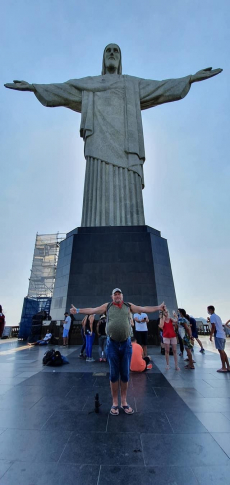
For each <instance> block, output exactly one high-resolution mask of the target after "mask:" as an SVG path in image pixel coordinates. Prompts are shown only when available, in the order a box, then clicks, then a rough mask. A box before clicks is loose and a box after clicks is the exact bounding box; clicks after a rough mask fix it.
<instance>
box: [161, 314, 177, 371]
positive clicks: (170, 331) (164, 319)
mask: <svg viewBox="0 0 230 485" xmlns="http://www.w3.org/2000/svg"><path fill="white" fill-rule="evenodd" d="M174 325H176V320H175V319H172V318H170V316H169V312H168V310H167V309H165V310H164V311H163V312H160V324H159V327H160V328H161V329H162V330H163V343H164V346H165V359H166V370H168V369H170V366H169V350H170V345H171V346H172V351H173V357H174V362H175V369H176V370H180V367H179V366H178V360H177V336H176V332H175V329H174Z"/></svg>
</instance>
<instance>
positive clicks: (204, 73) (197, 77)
mask: <svg viewBox="0 0 230 485" xmlns="http://www.w3.org/2000/svg"><path fill="white" fill-rule="evenodd" d="M222 71H223V69H219V68H218V69H212V67H206V69H201V71H197V72H196V74H193V75H192V76H191V79H190V83H191V84H192V83H196V82H199V81H205V80H206V79H209V78H210V77H213V76H217V74H220V73H221V72H222Z"/></svg>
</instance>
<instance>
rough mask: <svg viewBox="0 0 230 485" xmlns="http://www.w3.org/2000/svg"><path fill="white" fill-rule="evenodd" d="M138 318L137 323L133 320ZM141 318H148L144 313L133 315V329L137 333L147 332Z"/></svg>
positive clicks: (145, 324)
mask: <svg viewBox="0 0 230 485" xmlns="http://www.w3.org/2000/svg"><path fill="white" fill-rule="evenodd" d="M136 318H138V322H137V321H136V320H135V319H136ZM143 318H148V317H147V315H146V313H135V314H134V321H135V329H136V331H137V332H147V331H148V327H147V323H146V322H142V321H141V320H143Z"/></svg>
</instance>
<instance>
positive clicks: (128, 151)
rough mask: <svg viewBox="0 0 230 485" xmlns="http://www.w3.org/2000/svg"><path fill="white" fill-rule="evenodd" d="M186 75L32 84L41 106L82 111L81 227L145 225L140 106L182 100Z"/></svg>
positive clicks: (107, 77) (96, 78)
mask: <svg viewBox="0 0 230 485" xmlns="http://www.w3.org/2000/svg"><path fill="white" fill-rule="evenodd" d="M190 78H191V76H186V77H184V78H179V79H168V80H165V81H152V80H148V79H141V78H137V77H133V76H127V75H116V74H112V75H111V74H106V75H102V76H93V77H86V78H82V79H71V80H69V81H67V82H65V83H55V84H33V86H34V88H35V96H36V97H37V99H38V100H39V101H40V102H41V103H42V104H43V106H47V107H57V106H64V107H66V108H69V109H71V110H73V111H76V112H78V113H81V126H80V136H81V137H82V138H83V139H84V142H85V148H84V153H85V158H86V162H87V163H86V176H85V188H84V200H83V212H82V226H107V225H111V226H116V225H118V226H119V225H144V224H145V219H144V208H143V200H142V188H143V187H144V177H143V163H144V161H145V149H144V137H143V129H142V119H141V110H144V109H148V108H152V107H154V106H158V105H159V104H163V103H168V102H172V101H178V100H179V99H182V98H184V97H185V96H186V94H187V93H188V92H189V89H190Z"/></svg>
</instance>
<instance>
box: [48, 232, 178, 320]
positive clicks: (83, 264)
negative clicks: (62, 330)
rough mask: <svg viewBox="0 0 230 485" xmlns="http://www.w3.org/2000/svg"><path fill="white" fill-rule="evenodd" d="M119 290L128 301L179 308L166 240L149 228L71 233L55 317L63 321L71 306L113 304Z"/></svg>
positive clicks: (63, 251)
mask: <svg viewBox="0 0 230 485" xmlns="http://www.w3.org/2000/svg"><path fill="white" fill-rule="evenodd" d="M116 287H118V288H121V290H122V291H123V294H124V301H130V302H132V303H135V304H137V305H146V306H147V305H158V304H159V303H161V302H162V301H165V303H166V305H167V307H168V309H169V310H170V311H171V310H176V308H177V302H176V295H175V289H174V283H173V276H172V270H171V264H170V258H169V252H168V245H167V240H166V239H164V238H162V237H161V234H160V232H159V231H157V230H156V229H153V228H151V227H149V226H120V227H114V226H113V227H79V228H76V229H74V230H73V231H71V232H69V233H68V234H67V236H66V239H65V240H64V241H62V242H61V243H60V252H59V259H58V265H57V273H56V281H55V287H54V294H53V298H52V304H51V310H50V313H51V315H52V319H53V320H63V318H64V312H65V311H69V309H70V305H71V303H73V304H74V305H75V306H77V307H79V308H85V307H96V306H99V305H101V304H102V303H105V302H109V301H111V296H110V295H111V292H112V290H113V289H114V288H116ZM75 318H76V319H77V320H79V321H80V320H82V318H83V316H82V315H76V316H75ZM149 318H150V319H156V318H158V314H157V313H155V314H149Z"/></svg>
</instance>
